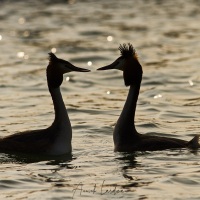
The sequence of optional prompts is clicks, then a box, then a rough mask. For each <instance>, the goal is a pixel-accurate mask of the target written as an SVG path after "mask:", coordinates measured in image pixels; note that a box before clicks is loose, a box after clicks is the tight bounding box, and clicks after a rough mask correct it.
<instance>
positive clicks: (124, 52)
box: [97, 43, 142, 86]
mask: <svg viewBox="0 0 200 200" xmlns="http://www.w3.org/2000/svg"><path fill="white" fill-rule="evenodd" d="M119 50H120V52H121V56H120V57H119V58H117V59H116V60H115V61H114V62H113V63H112V64H110V65H107V66H104V67H101V68H99V69H97V70H109V69H118V70H121V71H123V75H124V83H125V85H126V86H129V85H131V84H135V83H140V82H141V78H142V66H141V65H140V63H139V61H138V57H137V54H136V51H135V49H134V48H133V46H132V44H130V43H128V45H126V44H123V45H120V46H119Z"/></svg>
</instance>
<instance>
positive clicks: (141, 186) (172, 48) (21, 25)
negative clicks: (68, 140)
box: [0, 0, 200, 200]
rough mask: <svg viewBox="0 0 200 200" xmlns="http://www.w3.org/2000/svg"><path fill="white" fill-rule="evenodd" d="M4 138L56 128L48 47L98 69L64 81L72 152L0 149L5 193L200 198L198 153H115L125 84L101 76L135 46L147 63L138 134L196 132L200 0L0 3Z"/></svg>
mask: <svg viewBox="0 0 200 200" xmlns="http://www.w3.org/2000/svg"><path fill="white" fill-rule="evenodd" d="M0 7H1V10H0V24H1V26H0V46H1V54H0V91H1V95H0V102H1V103H0V135H1V136H6V135H9V134H13V133H15V132H18V131H25V130H31V129H40V128H45V127H47V126H49V125H50V124H51V123H52V120H53V118H54V116H53V106H52V101H51V98H50V95H49V93H48V90H47V85H46V77H45V69H46V66H47V64H48V59H47V58H48V55H47V53H48V52H50V51H53V52H56V55H57V56H58V57H61V58H63V59H66V60H69V61H70V62H72V63H73V64H75V65H77V66H79V67H85V68H89V69H91V70H92V72H91V73H70V74H67V75H65V80H66V81H64V82H63V84H62V94H63V99H64V102H65V104H66V107H67V109H68V113H69V116H70V119H71V123H72V126H73V153H72V155H64V156H59V157H43V156H27V155H24V154H16V155H13V154H3V153H1V154H0V162H1V165H0V190H1V193H0V198H1V199H41V197H42V199H70V198H74V199H87V200H89V199H94V198H95V199H99V200H104V199H135V200H138V199H140V200H141V199H161V198H162V199H170V200H171V199H176V200H178V199H181V200H182V199H199V198H200V193H199V184H200V175H199V174H200V173H199V172H200V170H199V165H200V161H199V160H200V156H199V151H197V152H192V151H190V150H187V149H183V150H174V151H172V150H166V151H158V152H144V153H141V152H137V153H135V154H125V153H124V154H122V153H114V152H113V141H112V132H113V127H114V124H115V122H116V120H117V118H118V116H119V114H120V112H121V109H122V107H123V104H124V101H125V99H126V95H127V92H128V88H126V87H125V86H124V85H123V79H122V74H121V72H118V71H105V72H99V71H98V72H97V71H96V69H97V68H98V67H101V66H104V65H107V64H109V63H111V62H113V61H114V60H115V59H116V58H117V57H118V56H119V51H118V50H117V48H118V46H119V44H121V43H128V42H130V43H132V44H133V45H134V47H135V48H136V50H137V53H138V55H139V60H140V62H141V63H142V65H143V71H144V73H143V82H142V85H141V90H140V97H139V100H138V107H137V113H136V125H137V129H138V131H139V132H141V133H147V134H155V135H162V136H167V137H175V138H180V139H185V140H190V139H191V138H192V137H193V136H194V135H196V134H199V127H200V126H199V113H200V111H199V105H200V93H199V91H200V73H199V66H200V53H199V52H200V42H199V41H200V27H199V21H200V14H199V13H200V2H199V1H198V0H196V1H195V0H188V1H183V0H177V1H171V0H170V1H162V0H159V1H158V0H157V1H156V0H155V1H147V0H140V1H139V0H136V1H131V0H126V1H114V0H109V1H104V0H101V1H90V0H86V1H75V0H70V1H62V0H59V1H54V2H53V1H50V0H45V1H17V2H16V1H12V0H9V1H1V2H0Z"/></svg>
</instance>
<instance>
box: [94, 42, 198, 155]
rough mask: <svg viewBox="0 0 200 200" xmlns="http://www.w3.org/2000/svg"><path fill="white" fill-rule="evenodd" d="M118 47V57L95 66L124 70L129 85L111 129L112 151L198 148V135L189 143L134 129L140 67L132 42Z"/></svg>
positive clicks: (140, 75)
mask: <svg viewBox="0 0 200 200" xmlns="http://www.w3.org/2000/svg"><path fill="white" fill-rule="evenodd" d="M119 50H120V52H121V56H120V57H119V58H117V59H116V60H115V61H114V62H113V63H112V64H110V65H107V66H104V67H101V68H99V69H98V70H109V69H118V70H121V71H123V77H124V83H125V85H126V86H130V89H129V93H128V96H127V99H126V102H125V105H124V107H123V110H122V112H121V115H120V117H119V119H118V121H117V123H116V125H115V128H114V132H113V140H114V150H115V151H119V152H133V151H157V150H165V149H174V148H191V149H197V148H199V147H200V145H199V136H198V135H197V136H195V137H194V138H193V139H192V140H191V141H189V142H188V141H185V140H181V139H175V138H168V137H159V136H150V135H145V134H140V133H138V132H137V130H136V128H135V111H136V104H137V100H138V96H139V91H140V84H141V81H142V74H143V70H142V66H141V64H140V63H139V60H138V57H137V54H136V52H135V49H134V48H133V46H132V45H131V44H128V45H126V44H123V45H120V47H119Z"/></svg>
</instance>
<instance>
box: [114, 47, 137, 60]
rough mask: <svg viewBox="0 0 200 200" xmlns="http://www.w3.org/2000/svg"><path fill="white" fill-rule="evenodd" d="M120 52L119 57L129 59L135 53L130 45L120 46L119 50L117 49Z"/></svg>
mask: <svg viewBox="0 0 200 200" xmlns="http://www.w3.org/2000/svg"><path fill="white" fill-rule="evenodd" d="M118 49H119V50H120V52H121V55H122V56H123V57H126V58H127V57H131V56H136V52H135V49H134V47H133V45H132V44H130V43H128V44H127V45H126V44H120V46H119V48H118Z"/></svg>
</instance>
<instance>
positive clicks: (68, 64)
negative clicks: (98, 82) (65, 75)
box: [62, 60, 90, 72]
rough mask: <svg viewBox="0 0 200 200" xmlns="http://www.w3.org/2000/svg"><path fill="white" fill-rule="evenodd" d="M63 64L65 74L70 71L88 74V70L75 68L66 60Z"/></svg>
mask: <svg viewBox="0 0 200 200" xmlns="http://www.w3.org/2000/svg"><path fill="white" fill-rule="evenodd" d="M62 61H64V60H62ZM63 63H64V67H65V72H72V71H74V72H90V70H89V69H84V68H80V67H76V66H74V65H73V64H71V63H70V62H68V61H66V60H65V61H64V62H63Z"/></svg>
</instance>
